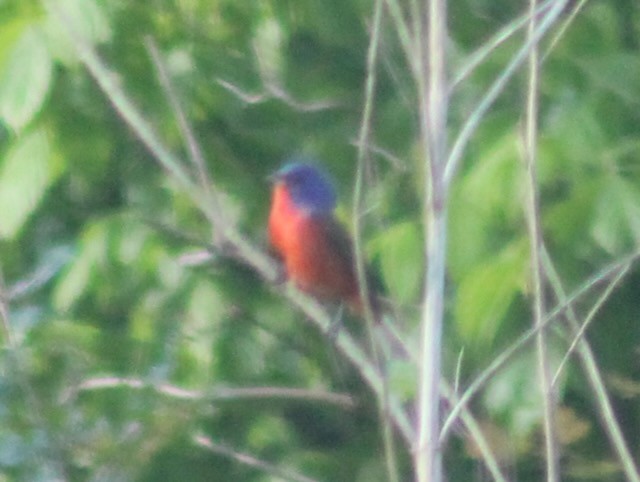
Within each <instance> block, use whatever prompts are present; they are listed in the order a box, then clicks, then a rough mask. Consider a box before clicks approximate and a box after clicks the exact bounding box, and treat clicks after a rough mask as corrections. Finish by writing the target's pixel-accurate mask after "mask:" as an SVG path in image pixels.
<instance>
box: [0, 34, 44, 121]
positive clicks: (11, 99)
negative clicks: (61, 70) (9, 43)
mask: <svg viewBox="0 0 640 482" xmlns="http://www.w3.org/2000/svg"><path fill="white" fill-rule="evenodd" d="M51 72H52V62H51V56H50V55H49V51H48V49H47V45H46V42H45V39H44V37H43V35H42V34H41V32H40V30H37V29H35V28H33V27H32V28H27V29H26V30H25V32H24V33H23V35H22V36H21V37H20V39H19V40H18V41H17V42H16V43H15V45H14V47H13V49H12V51H11V54H10V55H9V57H8V58H7V61H6V63H5V64H4V65H3V66H2V67H1V68H0V118H1V119H2V120H3V121H4V122H5V123H6V124H7V125H8V126H10V127H11V128H12V129H14V130H15V131H21V130H22V129H23V128H24V127H25V126H26V125H27V124H28V123H29V122H31V121H32V120H33V118H34V117H35V115H36V114H37V113H38V111H39V110H40V108H41V107H42V104H43V102H44V99H45V98H46V96H47V93H48V92H49V87H50V84H51Z"/></svg>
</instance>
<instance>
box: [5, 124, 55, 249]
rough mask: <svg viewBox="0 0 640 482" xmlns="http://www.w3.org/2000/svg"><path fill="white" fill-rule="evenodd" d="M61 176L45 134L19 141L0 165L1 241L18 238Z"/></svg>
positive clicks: (19, 139)
mask: <svg viewBox="0 0 640 482" xmlns="http://www.w3.org/2000/svg"><path fill="white" fill-rule="evenodd" d="M58 175H59V169H57V168H56V163H55V156H54V155H53V151H52V147H51V144H50V142H49V139H48V138H47V135H46V134H45V133H44V131H43V130H41V129H38V130H34V131H33V132H30V133H28V134H25V135H24V136H21V137H19V138H18V139H17V140H16V141H15V143H14V145H13V146H12V148H11V149H10V150H9V151H8V152H7V154H6V155H5V157H4V159H2V161H1V162H0V238H11V237H13V236H15V235H16V234H18V232H19V231H20V229H21V228H22V226H23V225H24V223H25V222H26V221H27V220H28V219H29V216H30V215H31V214H33V212H34V211H35V210H36V208H37V207H38V205H39V203H40V201H41V200H42V198H43V196H44V194H45V192H46V191H47V188H48V187H49V186H50V185H51V183H52V182H53V181H55V179H56V177H57V176H58Z"/></svg>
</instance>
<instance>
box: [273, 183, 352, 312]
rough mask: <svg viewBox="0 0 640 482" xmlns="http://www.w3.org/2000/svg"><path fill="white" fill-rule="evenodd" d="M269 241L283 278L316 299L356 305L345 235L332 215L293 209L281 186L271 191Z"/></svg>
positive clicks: (349, 250)
mask: <svg viewBox="0 0 640 482" xmlns="http://www.w3.org/2000/svg"><path fill="white" fill-rule="evenodd" d="M269 239H270V242H271V245H272V246H273V248H274V249H275V251H276V252H277V254H278V255H279V256H280V257H281V258H282V260H283V262H284V265H285V269H286V272H287V276H288V277H289V278H290V279H291V280H292V281H294V282H295V283H296V285H297V286H298V287H299V288H300V289H301V290H303V291H306V292H308V293H310V294H312V295H314V296H317V297H319V298H323V299H328V300H336V301H337V300H339V301H346V302H348V303H349V304H351V305H359V304H360V303H359V291H358V285H357V282H356V276H355V272H354V266H353V260H352V255H351V245H350V240H349V237H348V236H347V233H346V232H344V228H342V226H340V225H339V224H338V223H337V221H336V220H335V219H334V217H333V214H332V213H328V214H327V213H314V212H312V211H310V210H305V209H304V208H301V207H300V206H297V205H296V204H295V203H294V202H293V200H292V198H291V196H290V193H289V191H288V189H287V186H286V185H285V183H283V182H278V183H276V185H275V187H274V190H273V197H272V204H271V212H270V215H269Z"/></svg>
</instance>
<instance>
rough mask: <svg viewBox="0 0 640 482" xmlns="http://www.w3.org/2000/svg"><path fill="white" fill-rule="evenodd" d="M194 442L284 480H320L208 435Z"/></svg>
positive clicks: (198, 435) (200, 435)
mask: <svg viewBox="0 0 640 482" xmlns="http://www.w3.org/2000/svg"><path fill="white" fill-rule="evenodd" d="M193 442H194V443H195V444H196V445H198V446H199V447H203V448H205V449H207V450H208V451H210V452H212V453H214V454H218V455H222V456H223V457H227V458H230V459H232V460H234V461H236V462H238V463H241V464H243V465H248V466H250V467H253V468H255V469H258V470H260V471H262V472H266V473H267V474H270V475H272V476H275V477H277V478H279V479H280V478H281V479H284V480H291V481H293V482H319V481H318V480H317V479H312V478H311V477H307V476H306V475H302V474H300V473H298V472H294V471H293V470H290V469H283V468H281V467H279V466H278V465H275V464H272V463H270V462H265V461H264V460H261V459H258V458H257V457H254V456H253V455H250V454H247V453H246V452H238V451H237V450H235V449H232V448H231V447H229V446H227V445H224V444H220V443H216V442H214V441H213V440H212V439H211V438H209V437H207V436H206V435H202V434H197V435H194V436H193Z"/></svg>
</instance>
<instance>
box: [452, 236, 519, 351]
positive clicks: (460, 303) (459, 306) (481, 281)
mask: <svg viewBox="0 0 640 482" xmlns="http://www.w3.org/2000/svg"><path fill="white" fill-rule="evenodd" d="M527 249H528V244H527V242H526V240H520V241H517V242H514V243H512V244H510V245H509V246H506V247H505V249H504V250H503V251H502V252H501V253H500V254H498V255H497V256H494V257H492V258H489V259H487V260H486V262H485V263H482V264H480V265H477V266H476V267H474V268H473V269H472V270H471V271H470V272H469V273H468V275H467V276H466V277H464V278H463V279H462V281H461V283H460V286H459V288H458V293H457V297H456V301H455V319H456V326H457V328H458V332H459V333H460V336H461V337H462V339H463V340H464V341H465V342H466V343H468V344H469V345H471V346H475V347H482V346H489V345H490V344H491V342H492V341H493V339H494V338H495V336H496V334H497V332H498V330H499V329H500V327H501V326H502V323H504V321H505V320H504V315H505V314H506V313H507V310H508V309H509V306H510V305H511V302H512V301H513V300H514V298H515V297H516V295H517V294H518V293H519V292H521V291H522V287H523V285H524V280H525V276H526V274H527V272H528V263H529V258H528V252H527Z"/></svg>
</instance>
